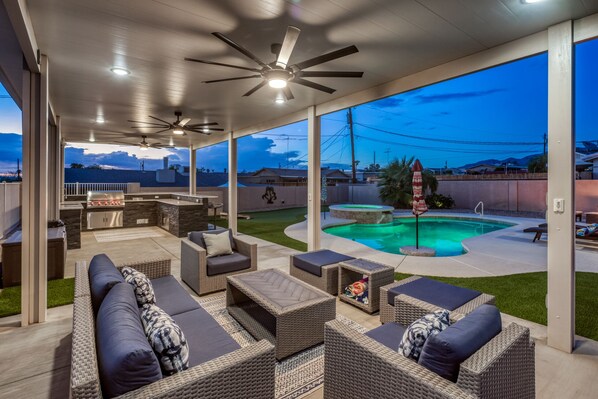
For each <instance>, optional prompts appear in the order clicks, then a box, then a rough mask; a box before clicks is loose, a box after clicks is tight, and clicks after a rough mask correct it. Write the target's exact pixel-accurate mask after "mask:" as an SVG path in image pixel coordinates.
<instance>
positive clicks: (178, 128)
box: [172, 127, 185, 135]
mask: <svg viewBox="0 0 598 399" xmlns="http://www.w3.org/2000/svg"><path fill="white" fill-rule="evenodd" d="M172 132H173V133H174V134H178V135H181V134H185V131H184V130H183V129H182V128H180V127H175V128H174V129H172Z"/></svg>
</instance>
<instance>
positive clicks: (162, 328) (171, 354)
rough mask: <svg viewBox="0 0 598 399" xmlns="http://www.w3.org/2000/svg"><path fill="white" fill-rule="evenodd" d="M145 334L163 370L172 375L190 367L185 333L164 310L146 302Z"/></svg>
mask: <svg viewBox="0 0 598 399" xmlns="http://www.w3.org/2000/svg"><path fill="white" fill-rule="evenodd" d="M141 321H142V323H143V328H144V329H145V335H146V336H147V340H148V341H149V343H150V345H151V346H152V348H153V349H154V352H155V353H156V356H157V357H158V360H159V361H160V366H161V367H162V372H163V373H164V374H165V375H172V374H175V373H178V372H179V371H183V370H186V369H188V368H189V345H188V344H187V339H185V334H183V331H182V330H181V328H180V327H179V326H178V325H177V324H176V322H175V321H174V320H173V319H172V317H170V316H169V315H168V314H167V313H166V312H165V311H164V310H162V309H160V308H159V307H157V306H156V305H153V304H146V305H143V307H142V308H141Z"/></svg>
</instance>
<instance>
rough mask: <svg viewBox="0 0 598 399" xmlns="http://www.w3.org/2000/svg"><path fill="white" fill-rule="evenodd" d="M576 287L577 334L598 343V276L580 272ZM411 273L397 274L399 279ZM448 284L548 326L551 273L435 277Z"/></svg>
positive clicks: (396, 276) (504, 310)
mask: <svg viewBox="0 0 598 399" xmlns="http://www.w3.org/2000/svg"><path fill="white" fill-rule="evenodd" d="M575 275H576V278H575V281H576V286H575V301H576V304H575V333H576V334H577V335H581V336H583V337H587V338H590V339H593V340H598V318H596V317H595V315H594V312H595V311H596V309H598V295H596V288H597V287H598V273H586V272H577V273H576V274H575ZM409 276H411V275H410V274H404V273H395V280H402V279H404V278H407V277H409ZM429 278H431V279H434V280H438V281H442V282H444V283H448V284H453V285H458V286H461V287H465V288H470V289H473V290H477V291H480V292H484V293H486V294H490V295H494V296H495V297H496V306H497V307H498V308H499V309H500V311H501V312H503V313H507V314H510V315H512V316H515V317H519V318H521V319H525V320H530V321H533V322H535V323H539V324H543V325H546V318H547V316H546V306H545V298H546V291H547V273H546V272H537V273H523V274H512V275H508V276H498V277H432V276H430V277H429Z"/></svg>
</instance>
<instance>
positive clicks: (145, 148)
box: [139, 145, 149, 151]
mask: <svg viewBox="0 0 598 399" xmlns="http://www.w3.org/2000/svg"><path fill="white" fill-rule="evenodd" d="M139 149H140V150H141V151H147V150H148V149H149V148H147V147H146V146H144V145H142V146H140V147H139Z"/></svg>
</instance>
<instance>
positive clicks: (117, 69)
mask: <svg viewBox="0 0 598 399" xmlns="http://www.w3.org/2000/svg"><path fill="white" fill-rule="evenodd" d="M110 70H111V71H112V73H113V74H115V75H118V76H126V75H130V74H131V72H130V71H129V70H128V69H125V68H121V67H112V68H110Z"/></svg>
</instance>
